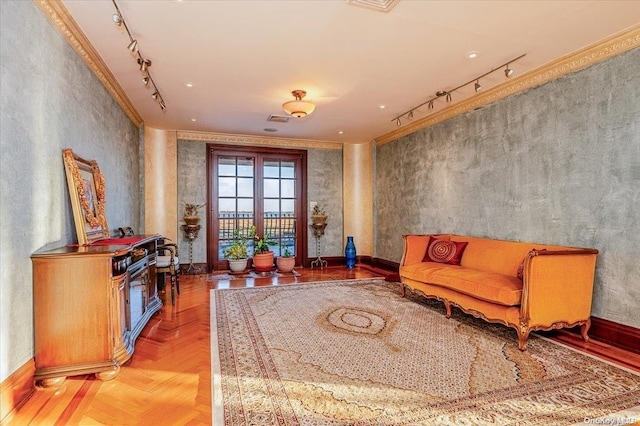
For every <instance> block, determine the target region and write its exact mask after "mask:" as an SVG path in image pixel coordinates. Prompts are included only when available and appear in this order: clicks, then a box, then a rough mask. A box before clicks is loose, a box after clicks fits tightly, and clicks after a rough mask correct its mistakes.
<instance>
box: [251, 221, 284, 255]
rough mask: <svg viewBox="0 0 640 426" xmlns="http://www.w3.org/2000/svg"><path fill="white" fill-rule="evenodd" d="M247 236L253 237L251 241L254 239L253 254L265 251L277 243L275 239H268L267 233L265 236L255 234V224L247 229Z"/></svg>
mask: <svg viewBox="0 0 640 426" xmlns="http://www.w3.org/2000/svg"><path fill="white" fill-rule="evenodd" d="M249 236H250V237H251V238H253V241H254V245H253V247H254V250H253V253H254V254H264V253H267V252H269V251H271V250H270V249H269V247H271V246H275V245H276V244H278V243H277V242H276V241H273V240H270V239H269V235H266V236H265V237H260V236H259V235H257V234H256V227H255V226H252V227H251V230H250V231H249Z"/></svg>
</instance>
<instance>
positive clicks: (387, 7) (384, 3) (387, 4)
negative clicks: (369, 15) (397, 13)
mask: <svg viewBox="0 0 640 426" xmlns="http://www.w3.org/2000/svg"><path fill="white" fill-rule="evenodd" d="M399 1H400V0H347V3H348V4H352V5H354V6H360V7H366V8H367V9H373V10H377V11H378V12H385V13H387V12H389V11H391V9H393V8H394V7H395V5H396V4H398V2H399Z"/></svg>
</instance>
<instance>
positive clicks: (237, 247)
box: [223, 229, 249, 260]
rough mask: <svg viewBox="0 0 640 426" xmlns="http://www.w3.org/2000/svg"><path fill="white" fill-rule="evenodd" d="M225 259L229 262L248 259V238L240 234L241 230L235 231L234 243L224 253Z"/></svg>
mask: <svg viewBox="0 0 640 426" xmlns="http://www.w3.org/2000/svg"><path fill="white" fill-rule="evenodd" d="M223 255H224V258H225V259H228V260H239V259H247V258H248V257H249V253H248V251H247V237H245V236H244V235H242V234H241V233H240V230H238V229H235V230H234V231H233V243H232V244H231V245H230V246H229V247H228V248H227V249H226V250H225V251H224V253H223Z"/></svg>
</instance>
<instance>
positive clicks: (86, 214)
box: [62, 148, 109, 245]
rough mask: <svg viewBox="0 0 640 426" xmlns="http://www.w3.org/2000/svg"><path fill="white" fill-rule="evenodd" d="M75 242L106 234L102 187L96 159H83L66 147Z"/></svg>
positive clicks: (101, 176)
mask: <svg viewBox="0 0 640 426" xmlns="http://www.w3.org/2000/svg"><path fill="white" fill-rule="evenodd" d="M62 158H63V160H64V170H65V173H66V175H67V185H68V187H69V197H70V198H71V209H72V210H73V219H74V222H75V224H76V234H77V235H78V244H79V245H86V244H91V243H92V242H94V241H97V240H100V239H103V238H109V226H108V225H107V218H106V216H105V214H104V208H105V194H106V188H105V183H104V176H103V175H102V172H100V168H99V167H98V163H97V162H96V160H91V161H88V160H85V159H82V158H80V157H78V156H77V155H75V154H74V153H73V151H72V150H71V149H70V148H67V149H65V150H63V151H62Z"/></svg>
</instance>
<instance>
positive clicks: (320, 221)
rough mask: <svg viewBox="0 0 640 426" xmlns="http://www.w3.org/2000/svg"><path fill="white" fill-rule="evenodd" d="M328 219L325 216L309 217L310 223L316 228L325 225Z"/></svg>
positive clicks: (315, 215) (314, 215) (313, 215)
mask: <svg viewBox="0 0 640 426" xmlns="http://www.w3.org/2000/svg"><path fill="white" fill-rule="evenodd" d="M328 218H329V216H327V215H326V214H312V215H311V223H313V224H314V225H317V226H321V225H324V224H325V223H327V219H328Z"/></svg>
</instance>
